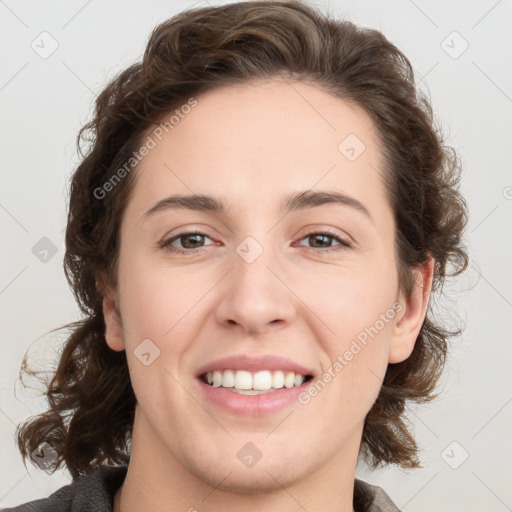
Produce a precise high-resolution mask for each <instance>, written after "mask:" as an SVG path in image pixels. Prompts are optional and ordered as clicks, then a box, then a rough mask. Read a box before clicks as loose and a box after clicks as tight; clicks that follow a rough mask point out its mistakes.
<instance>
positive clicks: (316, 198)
mask: <svg viewBox="0 0 512 512" xmlns="http://www.w3.org/2000/svg"><path fill="white" fill-rule="evenodd" d="M324 204H340V205H343V206H349V207H351V208H353V209H355V210H357V211H359V212H361V213H363V214H364V215H365V216H366V217H368V218H369V220H370V221H372V222H373V219H372V216H371V215H370V212H369V211H368V209H367V208H366V207H365V206H364V205H363V204H362V203H361V202H360V201H358V200H357V199H355V198H353V197H350V196H348V195H346V194H344V193H341V192H336V191H327V190H326V191H313V190H305V191H302V192H295V193H293V194H290V195H289V196H287V197H285V198H284V200H283V202H282V203H281V211H282V212H283V213H289V212H292V211H297V210H304V209H306V208H315V207H318V206H321V205H324ZM172 209H186V210H194V211H199V212H209V213H215V214H227V210H228V208H227V205H226V203H225V202H224V201H222V199H220V198H218V197H214V196H208V195H203V194H190V195H179V194H176V195H172V196H169V197H166V198H164V199H161V200H160V201H158V202H157V203H156V204H155V205H154V206H153V207H152V208H150V209H149V210H148V211H147V212H146V213H145V214H144V218H147V217H149V216H151V215H153V214H154V213H156V212H159V211H162V210H172Z"/></svg>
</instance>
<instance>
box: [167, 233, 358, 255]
mask: <svg viewBox="0 0 512 512" xmlns="http://www.w3.org/2000/svg"><path fill="white" fill-rule="evenodd" d="M330 231H331V229H326V228H324V229H318V228H317V229H315V228H312V229H311V230H310V231H308V232H306V233H304V234H303V235H302V236H301V237H300V238H298V239H297V241H299V242H300V241H301V240H304V238H306V237H308V236H312V235H327V236H328V237H331V238H333V239H336V238H339V242H338V243H341V244H342V245H347V246H348V247H351V246H352V245H353V239H352V237H350V236H349V235H345V236H344V235H341V234H338V233H333V232H330ZM187 235H199V236H203V237H205V238H209V239H210V240H212V242H214V243H212V244H208V245H218V244H217V243H216V242H215V241H214V239H213V238H212V237H211V236H209V235H208V234H206V233H204V232H203V231H201V230H189V231H182V232H180V233H177V234H175V235H173V236H171V237H165V238H164V239H163V240H162V242H161V244H165V245H170V244H171V243H172V242H175V241H176V240H179V239H180V238H182V237H184V236H187ZM197 249H198V250H200V249H202V247H199V248H197ZM185 250H186V251H187V249H185ZM188 251H189V252H192V251H194V249H188Z"/></svg>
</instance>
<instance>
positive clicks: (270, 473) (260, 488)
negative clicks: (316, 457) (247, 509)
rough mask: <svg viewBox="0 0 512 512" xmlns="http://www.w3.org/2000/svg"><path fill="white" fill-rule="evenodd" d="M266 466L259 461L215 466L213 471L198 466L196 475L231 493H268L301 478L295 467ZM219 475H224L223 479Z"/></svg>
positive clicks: (220, 489) (279, 489) (209, 483)
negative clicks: (247, 466) (250, 464)
mask: <svg viewBox="0 0 512 512" xmlns="http://www.w3.org/2000/svg"><path fill="white" fill-rule="evenodd" d="M267 466H269V465H268V464H267V465H265V464H264V463H263V462H262V461H260V462H259V463H258V464H257V465H256V466H254V467H252V468H245V467H243V466H241V465H240V466H239V465H235V466H233V465H231V467H230V468H228V467H226V468H222V469H221V468H219V467H217V469H216V470H215V471H207V470H206V471H205V468H204V467H200V468H199V467H198V468H197V469H198V470H199V471H200V474H198V475H197V476H198V477H199V478H201V479H202V480H203V481H204V482H206V483H207V484H208V485H210V486H212V487H214V488H216V489H217V490H219V491H224V492H228V493H233V494H268V493H272V492H275V491H281V490H282V488H283V487H287V486H289V485H291V484H293V483H294V482H296V481H299V480H301V479H302V478H303V475H302V472H301V471H300V470H299V469H298V468H297V467H294V468H293V470H292V471H290V469H286V468H285V467H284V466H285V464H284V463H283V465H282V466H281V467H279V466H276V465H273V466H272V467H267ZM221 475H225V476H224V479H223V477H222V476H221ZM219 480H220V482H219Z"/></svg>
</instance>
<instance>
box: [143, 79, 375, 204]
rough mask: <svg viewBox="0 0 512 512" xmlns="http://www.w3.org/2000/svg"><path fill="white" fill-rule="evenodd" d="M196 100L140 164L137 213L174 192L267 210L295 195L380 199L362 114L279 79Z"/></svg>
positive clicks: (369, 125) (370, 131)
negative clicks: (317, 192) (312, 192)
mask: <svg viewBox="0 0 512 512" xmlns="http://www.w3.org/2000/svg"><path fill="white" fill-rule="evenodd" d="M195 101H196V104H195V106H194V107H193V108H187V109H184V110H183V111H182V112H181V115H178V116H176V115H175V116H174V118H173V119H174V124H173V126H172V128H171V129H168V130H167V133H163V135H161V136H160V139H161V140H156V139H155V141H156V145H155V147H154V148H153V149H151V151H149V153H148V154H147V156H145V157H144V159H143V160H142V161H141V162H140V163H139V165H138V168H137V170H136V174H137V184H136V191H135V192H136V193H135V197H134V203H135V206H137V204H138V205H139V207H142V206H143V205H144V206H148V205H149V204H150V203H151V202H154V201H156V200H158V199H161V198H162V197H163V196H165V195H166V194H167V195H168V194H171V193H172V194H176V193H179V194H181V193H182V194H191V193H196V194H199V193H209V194H212V193H213V194H215V195H217V196H223V197H232V198H233V202H235V201H236V198H237V197H240V198H241V197H243V198H244V201H246V200H247V199H248V198H251V197H252V198H253V199H254V200H255V201H256V199H259V201H260V204H261V203H262V202H263V203H265V204H267V205H268V206H271V204H273V203H274V202H279V201H280V200H281V199H282V196H283V194H285V193H291V192H293V191H295V190H299V189H300V190H309V189H312V188H329V189H333V188H334V189H337V190H339V191H340V192H350V194H351V195H353V196H359V197H358V198H359V199H360V200H361V202H363V201H365V200H366V202H370V203H371V202H376V201H377V199H378V198H379V197H380V199H382V197H384V195H385V188H384V184H383V183H382V178H381V172H382V171H381V169H382V166H383V156H382V151H381V148H380V140H379V138H378V135H377V133H376V129H375V126H374V124H373V122H372V120H371V119H370V117H369V115H368V114H367V113H366V112H365V111H364V109H362V108H361V107H359V106H357V105H355V104H353V103H350V102H348V101H346V100H342V99H340V98H337V97H335V96H333V95H331V94H328V93H327V92H325V91H324V90H322V89H321V88H319V87H317V86H314V85H312V84H307V83H304V82H291V81H288V80H282V79H276V80H261V81H253V82H249V83H245V84H237V85H230V86H227V87H221V88H218V89H215V90H213V91H209V92H207V93H205V94H202V95H200V96H198V97H197V98H195ZM176 110H178V111H179V110H180V109H179V108H178V109H176ZM176 110H175V111H174V112H176ZM185 112H186V113H185ZM172 114H173V113H169V114H167V115H166V116H164V118H163V119H162V123H165V122H166V120H168V119H169V118H170V117H171V115H172ZM176 121H178V122H176ZM152 130H153V132H154V128H152ZM146 136H149V137H153V138H155V137H154V135H153V136H152V131H151V130H149V131H148V132H147V133H146V135H145V137H146ZM230 203H231V201H230ZM279 204H281V203H279Z"/></svg>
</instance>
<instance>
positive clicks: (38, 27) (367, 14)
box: [0, 0, 512, 512]
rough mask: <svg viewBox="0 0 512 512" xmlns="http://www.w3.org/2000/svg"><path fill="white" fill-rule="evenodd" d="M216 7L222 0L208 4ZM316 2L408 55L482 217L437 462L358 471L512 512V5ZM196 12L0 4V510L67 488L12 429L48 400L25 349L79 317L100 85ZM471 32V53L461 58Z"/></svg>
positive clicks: (408, 493)
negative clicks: (69, 247) (85, 179)
mask: <svg viewBox="0 0 512 512" xmlns="http://www.w3.org/2000/svg"><path fill="white" fill-rule="evenodd" d="M218 3H225V2H213V1H211V2H210V4H218ZM314 3H315V4H316V5H319V6H321V7H322V9H324V10H325V9H327V8H329V10H330V11H331V12H333V13H336V14H339V15H340V16H342V17H344V18H346V19H349V20H352V21H354V22H356V23H359V24H362V25H366V26H370V27H375V28H377V29H380V30H382V31H383V32H384V33H385V34H386V35H387V36H388V38H389V39H391V40H392V41H393V42H394V43H395V44H396V45H397V46H398V47H399V48H401V49H402V50H403V51H404V52H405V54H406V55H407V56H408V57H409V58H410V60H411V62H412V64H413V66H414V68H415V70H416V77H417V81H418V82H420V81H421V84H422V86H424V87H425V88H428V91H429V92H430V95H431V99H432V102H433V105H434V108H435V109H436V112H437V117H438V119H439V121H440V122H441V123H442V126H443V128H444V130H445V133H446V134H447V136H448V142H449V143H450V144H452V145H454V146H455V147H456V149H457V150H458V151H459V152H460V154H461V156H462V159H463V164H464V167H465V172H464V176H463V183H462V190H463V192H464V194H465V196H466V198H467V200H468V203H469V206H470V212H471V216H470V222H469V227H468V230H467V242H468V244H469V246H470V254H471V257H472V267H471V269H470V270H469V272H468V273H467V275H466V277H465V278H463V279H461V280H459V282H457V283H456V284H453V285H450V286H447V287H446V291H447V292H448V293H447V296H446V297H445V299H444V302H443V303H442V305H441V309H444V310H446V311H448V312H449V314H450V315H451V317H454V318H455V320H456V321H457V322H459V323H460V322H461V323H462V324H465V326H466V328H465V332H464V334H463V335H462V336H461V337H459V338H457V339H456V340H455V342H454V343H453V346H452V349H451V355H450V358H449V361H448V364H447V368H446V373H445V375H444V377H443V381H442V385H441V389H442V395H441V398H440V399H438V400H437V401H435V402H433V403H432V404H431V405H429V406H425V407H423V408H420V409H417V408H414V409H411V413H410V414H411V419H412V421H413V425H414V429H415V432H416V437H417V439H418V441H419V443H420V445H421V446H422V447H423V449H424V451H423V457H422V460H423V463H424V466H425V467H424V469H421V470H413V471H404V470H400V469H397V468H393V467H392V468H389V469H383V470H378V471H375V472H373V473H371V472H369V471H368V470H367V469H365V468H364V467H360V468H359V469H358V476H359V477H360V478H363V479H365V480H367V481H369V482H372V483H376V484H378V485H381V486H382V487H384V489H385V490H386V491H387V492H388V494H389V495H390V496H391V497H392V498H393V500H394V501H395V502H396V503H397V505H398V506H399V507H400V508H402V509H403V510H404V511H407V512H413V511H415V512H427V511H429V512H430V511H431V510H436V511H472V510H474V511H482V510H485V511H487V512H488V511H496V512H501V511H506V510H512V489H511V485H510V483H511V482H512V465H511V464H510V458H511V454H512V453H511V452H512V450H511V445H512V441H511V435H510V432H511V428H510V427H511V426H512V421H511V419H512V403H511V401H512V385H511V384H512V372H511V371H510V367H511V362H512V361H511V352H512V349H511V345H510V344H511V338H510V332H511V331H512V322H511V318H512V314H511V313H512V286H511V284H512V270H511V269H512V265H511V264H510V263H511V259H510V255H511V253H512V250H511V249H512V237H511V230H510V224H511V223H510V216H511V213H512V174H511V160H512V151H511V147H512V145H511V144H510V135H511V133H512V131H511V125H512V70H511V66H510V62H511V60H510V57H511V48H512V30H511V28H512V23H511V22H512V2H511V1H510V0H500V1H494V0H492V1H464V2H462V1H458V2H453V1H451V2H447V1H426V0H415V1H412V0H401V1H394V2H392V1H372V2H370V1H361V0H360V1H340V2H338V1H334V0H331V1H330V2H328V1H327V0H323V1H320V0H317V1H316V2H314ZM192 5H206V2H193V1H189V2H187V1H180V2H170V1H145V2H142V1H125V2H120V1H113V0H108V1H105V0H104V1H99V0H92V1H91V0H89V1H82V0H81V1H75V0H73V1H69V0H66V1H60V2H48V1H32V2H26V1H24V2H22V1H18V2H15V1H14V0H0V16H1V29H0V38H1V52H2V61H1V63H2V64H1V76H0V105H1V113H2V116H1V130H2V131H1V136H0V155H1V166H0V170H1V173H2V176H1V189H0V221H1V226H2V228H1V233H2V251H1V253H0V257H1V269H2V272H1V274H0V308H1V311H2V317H1V333H2V338H1V341H2V346H1V361H2V363H1V375H0V400H1V402H0V445H1V454H2V456H1V461H0V507H1V506H12V505H15V504H19V503H22V502H25V501H28V500H31V499H36V498H41V497H46V496H48V495H49V494H50V493H51V492H53V491H54V490H56V489H58V488H59V487H61V486H62V485H64V484H67V483H68V482H69V481H70V477H69V474H68V473H67V472H65V471H62V472H58V473H55V474H54V475H52V476H50V475H47V474H46V473H44V472H43V471H41V470H39V469H37V468H36V467H34V466H32V465H31V464H30V463H28V471H27V470H26V469H25V467H24V466H23V464H22V461H21V457H20V455H19V453H18V452H17V450H16V449H15V445H14V437H13V436H14V431H15V426H16V424H17V423H18V422H20V421H21V420H24V419H26V418H27V417H28V416H29V415H30V414H35V413H37V412H40V411H42V410H43V408H44V401H43V400H42V399H40V398H38V397H37V388H36V389H35V390H27V391H25V390H24V389H23V387H22V386H21V385H20V384H19V383H17V376H18V371H19V367H20V363H21V360H22V357H23V355H24V353H25V351H26V350H27V349H29V347H30V353H31V354H32V359H31V361H32V362H33V363H40V364H43V365H45V366H46V368H47V369H48V370H50V369H51V368H52V364H53V363H52V358H53V356H54V355H55V351H56V350H57V349H58V348H59V345H60V343H62V341H63V339H64V338H63V336H62V334H60V335H55V334H53V335H52V334H47V333H48V331H49V330H50V329H52V328H55V327H57V326H59V325H62V324H65V323H67V322H70V321H72V320H76V319H78V318H79V313H78V309H77V307H76V306H75V303H74V300H73V297H72V294H71V292H70V290H69V289H68V286H67V283H66V281H65V278H64V274H63V270H62V257H63V252H64V239H63V236H64V229H65V224H66V218H65V212H66V198H67V182H68V179H69V176H70V173H71V172H72V170H73V168H74V166H75V165H76V164H77V162H78V156H77V153H76V150H75V137H76V134H77V132H78V130H79V128H80V127H81V126H82V124H84V123H85V122H86V121H87V120H88V118H89V113H90V111H91V107H92V102H93V100H94V97H95V94H97V93H98V92H99V91H100V90H101V89H102V87H103V86H104V85H105V84H106V82H107V80H108V79H109V78H111V77H112V76H113V75H114V73H116V72H118V71H120V70H121V69H122V68H124V67H126V66H127V65H129V64H130V63H132V61H134V60H135V59H138V58H140V56H141V55H142V52H143V50H144V47H145V43H146V41H147V38H148V36H149V34H150V32H151V30H152V29H153V28H154V26H155V25H156V24H157V23H158V22H160V21H163V20H164V19H166V18H167V17H169V16H171V15H173V14H175V13H177V12H178V11H181V10H182V9H184V8H186V7H190V6H192ZM43 31H47V32H48V33H49V34H51V37H52V38H53V39H55V40H56V41H57V42H58V45H59V46H58V48H57V50H56V51H55V52H54V53H53V54H52V55H51V56H49V57H48V58H46V59H43V58H41V56H40V55H39V54H38V53H36V51H34V50H33V49H32V47H31V44H32V42H33V41H35V43H34V46H35V45H39V48H40V50H39V51H40V52H42V51H43V48H42V47H43V45H44V48H45V49H46V50H44V51H48V49H49V48H51V46H50V44H51V41H50V39H48V36H40V34H41V32H43ZM453 31H456V32H458V34H460V36H461V37H459V36H458V35H456V34H455V35H454V34H452V33H453ZM42 37H46V38H47V39H46V40H45V41H44V42H41V38H42ZM443 41H444V43H443ZM464 41H467V44H469V47H468V49H467V50H466V51H465V52H464V53H462V54H461V55H460V56H457V55H458V53H460V51H461V50H462V49H463V48H464V45H465V43H464ZM447 52H451V54H452V56H450V55H449V54H448V53H447ZM453 56H457V58H452V57H453ZM43 237H47V238H48V239H49V240H51V242H52V243H53V244H54V245H55V246H56V249H57V253H56V254H55V255H54V256H52V257H50V256H51V253H48V255H47V256H46V257H47V259H48V261H46V262H44V261H41V259H40V258H43V259H44V254H42V253H41V252H39V253H38V251H37V250H35V252H36V253H38V255H37V254H34V253H33V250H32V249H33V247H34V246H35V245H36V243H38V242H39V240H40V239H41V238H43ZM40 243H43V242H40ZM37 247H38V246H36V248H37ZM35 384H36V383H35ZM15 392H16V395H15ZM454 441H455V444H452V443H453V442H454ZM466 454H467V455H468V458H467V459H466V460H464V457H465V456H466ZM451 466H453V467H457V466H458V467H457V469H454V468H452V467H451Z"/></svg>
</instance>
